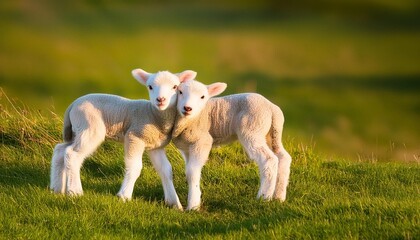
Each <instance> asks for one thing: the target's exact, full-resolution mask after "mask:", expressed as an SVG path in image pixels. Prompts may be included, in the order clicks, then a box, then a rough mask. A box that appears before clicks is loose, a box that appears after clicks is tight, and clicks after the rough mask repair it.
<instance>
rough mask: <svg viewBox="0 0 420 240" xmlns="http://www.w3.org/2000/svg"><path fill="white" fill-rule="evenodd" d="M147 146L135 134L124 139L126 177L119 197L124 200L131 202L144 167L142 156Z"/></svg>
mask: <svg viewBox="0 0 420 240" xmlns="http://www.w3.org/2000/svg"><path fill="white" fill-rule="evenodd" d="M144 148H145V144H144V142H143V141H141V140H140V139H139V138H137V137H135V136H134V135H133V134H127V135H126V137H125V139H124V163H125V175H124V180H123V183H122V185H121V189H120V191H119V192H118V193H117V196H118V197H119V198H121V199H123V200H131V197H132V195H133V190H134V184H135V183H136V180H137V178H138V177H139V176H140V172H141V169H142V167H143V162H142V156H143V152H144Z"/></svg>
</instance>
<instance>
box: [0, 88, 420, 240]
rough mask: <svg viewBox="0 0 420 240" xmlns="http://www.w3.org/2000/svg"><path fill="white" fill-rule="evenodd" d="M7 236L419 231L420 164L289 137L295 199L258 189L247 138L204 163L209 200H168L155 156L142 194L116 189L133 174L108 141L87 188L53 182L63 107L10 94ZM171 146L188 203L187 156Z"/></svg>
mask: <svg viewBox="0 0 420 240" xmlns="http://www.w3.org/2000/svg"><path fill="white" fill-rule="evenodd" d="M1 97H2V99H1V103H2V105H1V112H0V117H1V119H2V121H1V122H0V134H1V135H0V142H1V144H0V154H1V155H0V239H3V238H4V239H11V238H15V239H16V238H22V239H58V238H60V239H70V238H74V239H81V238H89V239H107V238H112V239H118V238H121V239H126V238H137V239H157V238H179V239H185V238H194V239H197V238H198V239H209V238H214V237H216V238H223V239H225V238H226V239H239V238H261V239H267V238H273V239H274V238H277V239H283V238H293V239H299V238H306V239H307V238H319V239H328V238H334V239H360V238H362V239H390V238H398V239H415V238H417V237H418V236H419V235H420V228H419V226H420V217H419V216H420V207H419V206H420V201H419V197H418V196H419V193H420V192H419V188H420V166H419V164H414V163H412V164H401V163H366V162H365V163H360V162H348V161H345V160H334V161H325V160H323V158H322V157H320V156H317V155H316V154H314V153H313V151H312V148H311V147H308V146H304V145H302V144H296V143H294V142H290V141H288V142H287V144H286V146H287V149H288V150H289V151H290V153H291V155H292V156H293V165H292V175H291V182H290V187H289V192H288V200H287V202H285V203H278V202H261V201H257V200H256V199H255V196H256V193H257V188H258V171H257V168H256V165H255V164H253V163H251V162H250V161H249V160H247V158H246V156H245V155H244V153H243V150H242V149H241V147H240V146H239V145H238V144H233V145H229V146H226V147H222V148H218V149H215V150H214V151H212V154H211V156H210V161H209V163H208V164H207V165H206V166H205V168H204V170H203V178H202V190H203V209H202V211H200V212H179V211H177V210H174V209H169V208H167V207H166V206H165V205H164V204H163V201H162V200H163V191H162V187H161V184H160V180H159V178H158V176H157V174H156V172H155V171H154V170H153V169H152V166H151V164H150V162H149V161H148V159H147V157H145V160H144V162H145V164H144V169H143V171H142V174H141V176H140V178H139V180H138V182H137V184H136V188H135V192H134V201H132V202H128V203H123V202H121V201H119V200H118V199H117V198H116V197H115V193H116V192H117V191H118V188H119V186H120V183H121V181H122V175H123V161H122V146H121V145H120V144H117V143H112V142H106V143H105V144H104V145H103V146H102V147H101V148H100V149H99V151H98V152H97V153H96V154H95V155H94V156H93V157H91V158H89V159H88V160H87V161H86V162H85V165H84V167H83V169H82V182H83V185H84V190H85V195H84V196H83V197H80V198H68V197H65V196H57V195H54V194H52V193H50V192H49V190H48V184H49V167H50V165H49V163H50V157H51V154H52V149H53V146H54V144H55V143H57V142H59V141H60V138H61V137H60V135H61V133H60V132H61V124H62V120H61V118H60V117H57V116H55V115H54V114H52V113H48V112H34V111H28V110H26V109H24V108H19V107H17V106H18V104H16V103H13V105H10V104H9V103H8V101H7V98H6V97H5V95H2V96H1ZM168 155H169V158H170V160H171V162H172V165H173V167H174V178H175V179H174V180H175V186H176V188H177V191H178V194H179V196H180V199H181V202H182V203H183V205H184V206H185V204H186V195H187V186H186V181H185V174H184V171H183V167H184V163H183V161H182V160H181V158H180V156H179V154H178V153H177V152H176V151H175V149H174V148H173V147H169V148H168Z"/></svg>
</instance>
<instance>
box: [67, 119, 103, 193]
mask: <svg viewBox="0 0 420 240" xmlns="http://www.w3.org/2000/svg"><path fill="white" fill-rule="evenodd" d="M104 139H105V132H104V131H100V129H99V127H98V128H97V129H96V130H89V129H88V130H85V131H84V132H82V133H80V134H77V135H76V137H75V141H74V143H73V144H71V145H70V146H68V147H67V148H66V151H65V152H66V153H65V157H64V163H65V167H66V175H67V190H66V192H67V194H68V195H82V194H83V188H82V182H81V180H80V168H81V167H82V164H83V161H84V160H85V158H86V157H88V156H89V155H91V154H92V153H93V152H94V151H95V150H96V148H98V146H99V145H100V144H101V143H102V142H103V141H104Z"/></svg>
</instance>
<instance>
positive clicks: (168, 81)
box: [131, 69, 197, 111]
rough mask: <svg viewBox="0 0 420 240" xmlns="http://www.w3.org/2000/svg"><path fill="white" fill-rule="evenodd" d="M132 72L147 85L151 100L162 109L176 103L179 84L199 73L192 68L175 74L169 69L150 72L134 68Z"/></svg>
mask: <svg viewBox="0 0 420 240" xmlns="http://www.w3.org/2000/svg"><path fill="white" fill-rule="evenodd" d="M131 73H132V74H133V77H134V78H135V79H136V80H137V81H138V82H140V83H141V84H143V85H145V86H147V89H148V90H149V98H150V101H151V102H152V104H153V105H154V106H155V107H156V108H158V109H159V110H162V111H163V110H165V109H167V108H168V107H172V106H174V105H175V104H176V99H177V89H178V86H179V84H180V83H181V82H184V81H187V80H191V79H194V78H195V76H196V75H197V73H196V72H194V71H191V70H186V71H183V72H182V73H178V74H173V73H170V72H168V71H161V72H157V73H148V72H146V71H144V70H142V69H134V70H133V71H132V72H131Z"/></svg>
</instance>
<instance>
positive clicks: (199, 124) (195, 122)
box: [172, 108, 209, 138]
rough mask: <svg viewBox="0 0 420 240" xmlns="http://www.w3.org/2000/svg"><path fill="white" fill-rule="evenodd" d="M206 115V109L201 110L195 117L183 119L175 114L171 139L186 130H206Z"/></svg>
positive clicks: (207, 113)
mask: <svg viewBox="0 0 420 240" xmlns="http://www.w3.org/2000/svg"><path fill="white" fill-rule="evenodd" d="M208 115H209V109H208V108H205V109H203V111H202V112H201V113H200V114H198V115H197V116H196V117H185V116H182V115H181V114H180V113H179V112H177V116H176V119H175V125H174V129H173V131H172V137H173V138H175V137H178V136H179V135H180V134H181V133H182V132H183V131H184V130H186V129H191V128H193V129H196V128H198V129H200V130H205V129H206V128H208V117H209V116H208Z"/></svg>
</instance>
